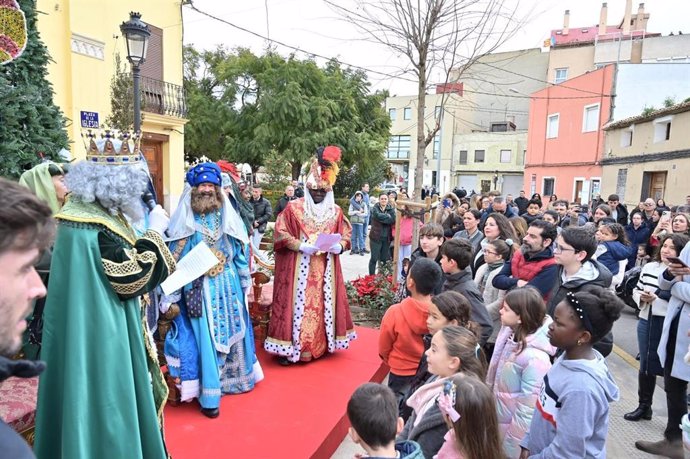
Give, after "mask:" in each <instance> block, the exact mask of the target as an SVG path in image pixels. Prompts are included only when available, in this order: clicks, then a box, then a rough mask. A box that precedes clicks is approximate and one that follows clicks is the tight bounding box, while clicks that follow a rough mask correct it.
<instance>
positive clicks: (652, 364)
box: [637, 316, 664, 376]
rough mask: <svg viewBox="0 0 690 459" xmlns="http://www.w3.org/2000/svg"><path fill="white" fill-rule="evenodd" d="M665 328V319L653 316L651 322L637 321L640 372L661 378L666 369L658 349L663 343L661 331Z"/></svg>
mask: <svg viewBox="0 0 690 459" xmlns="http://www.w3.org/2000/svg"><path fill="white" fill-rule="evenodd" d="M663 328H664V318H663V317H660V316H651V317H650V320H646V319H640V320H638V321H637V345H638V347H639V350H640V372H642V373H645V374H649V375H658V376H661V375H663V374H664V369H663V367H662V365H661V362H660V361H659V354H657V353H656V349H657V348H658V347H659V341H661V331H662V329H663Z"/></svg>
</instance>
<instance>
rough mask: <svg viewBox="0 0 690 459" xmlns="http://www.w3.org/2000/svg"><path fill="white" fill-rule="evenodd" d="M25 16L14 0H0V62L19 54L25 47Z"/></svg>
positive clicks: (12, 58)
mask: <svg viewBox="0 0 690 459" xmlns="http://www.w3.org/2000/svg"><path fill="white" fill-rule="evenodd" d="M27 40H28V38H27V35H26V17H25V16H24V12H23V11H22V10H21V9H19V4H18V3H17V2H16V0H0V64H6V63H8V62H11V61H12V60H14V59H16V58H18V57H19V56H21V54H22V52H23V51H24V49H25V48H26V42H27Z"/></svg>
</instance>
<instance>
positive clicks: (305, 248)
mask: <svg viewBox="0 0 690 459" xmlns="http://www.w3.org/2000/svg"><path fill="white" fill-rule="evenodd" d="M299 251H300V252H302V253H305V254H307V255H309V256H312V255H314V254H315V253H316V252H318V251H319V248H318V247H316V246H314V245H311V244H307V243H305V242H303V243H301V244H300V245H299Z"/></svg>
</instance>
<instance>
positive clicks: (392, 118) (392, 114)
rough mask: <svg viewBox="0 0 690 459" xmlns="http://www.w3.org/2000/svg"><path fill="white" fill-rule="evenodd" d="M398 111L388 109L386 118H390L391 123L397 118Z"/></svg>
mask: <svg viewBox="0 0 690 459" xmlns="http://www.w3.org/2000/svg"><path fill="white" fill-rule="evenodd" d="M397 115H398V111H397V110H396V109H394V108H389V109H388V116H389V117H390V118H391V121H395V118H397Z"/></svg>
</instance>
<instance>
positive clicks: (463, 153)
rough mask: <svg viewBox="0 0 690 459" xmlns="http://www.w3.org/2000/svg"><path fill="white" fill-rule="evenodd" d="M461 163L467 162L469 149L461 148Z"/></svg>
mask: <svg viewBox="0 0 690 459" xmlns="http://www.w3.org/2000/svg"><path fill="white" fill-rule="evenodd" d="M460 164H467V150H460Z"/></svg>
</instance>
